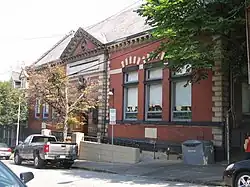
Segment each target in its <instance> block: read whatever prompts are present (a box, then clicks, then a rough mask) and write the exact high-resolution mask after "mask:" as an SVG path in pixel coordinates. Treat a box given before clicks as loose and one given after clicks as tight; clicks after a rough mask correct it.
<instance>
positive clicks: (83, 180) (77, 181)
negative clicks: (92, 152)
mask: <svg viewBox="0 0 250 187" xmlns="http://www.w3.org/2000/svg"><path fill="white" fill-rule="evenodd" d="M3 162H4V163H5V164H6V165H7V166H8V167H9V168H11V169H12V170H13V171H14V172H15V173H16V174H17V175H18V176H19V174H20V173H22V172H28V171H31V172H33V173H34V176H35V178H34V179H33V180H32V181H30V182H29V183H28V187H33V186H34V187H44V186H49V187H50V186H53V187H56V186H60V187H69V186H72V187H82V186H87V187H100V186H102V187H106V186H107V187H116V186H119V187H175V186H183V187H205V186H202V185H194V184H187V183H178V182H160V181H156V180H152V179H148V178H144V177H134V176H121V175H115V174H107V173H97V172H91V171H86V170H80V169H70V170H66V169H55V168H46V169H41V170H38V169H34V168H33V166H32V164H25V163H24V164H23V165H22V166H17V165H14V163H13V161H12V160H10V161H6V160H3Z"/></svg>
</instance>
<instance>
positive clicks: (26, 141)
mask: <svg viewBox="0 0 250 187" xmlns="http://www.w3.org/2000/svg"><path fill="white" fill-rule="evenodd" d="M31 138H32V136H28V137H27V138H26V139H25V140H24V142H23V143H24V144H28V143H30V140H31Z"/></svg>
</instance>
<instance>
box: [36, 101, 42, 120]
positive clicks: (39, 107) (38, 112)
mask: <svg viewBox="0 0 250 187" xmlns="http://www.w3.org/2000/svg"><path fill="white" fill-rule="evenodd" d="M40 115H41V102H40V99H36V106H35V117H36V118H40Z"/></svg>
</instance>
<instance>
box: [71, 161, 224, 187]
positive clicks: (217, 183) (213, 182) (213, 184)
mask: <svg viewBox="0 0 250 187" xmlns="http://www.w3.org/2000/svg"><path fill="white" fill-rule="evenodd" d="M72 168H76V169H83V170H86V171H93V172H98V173H109V174H119V173H117V172H113V171H108V170H102V169H95V168H88V167H79V166H72ZM127 176H131V177H143V178H147V179H148V178H151V179H155V180H162V181H169V182H184V183H191V184H199V185H207V186H225V185H224V183H223V182H222V180H221V181H211V182H205V181H201V180H185V179H184V180H183V179H179V178H177V179H166V178H164V179H163V178H157V177H149V176H143V175H139V176H138V175H127Z"/></svg>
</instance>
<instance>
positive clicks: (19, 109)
mask: <svg viewBox="0 0 250 187" xmlns="http://www.w3.org/2000/svg"><path fill="white" fill-rule="evenodd" d="M20 113H21V98H20V96H19V99H18V112H17V129H16V146H17V145H18V144H19V129H20Z"/></svg>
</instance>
